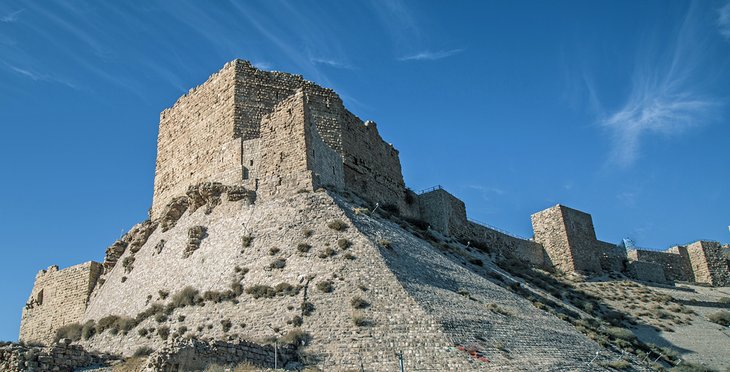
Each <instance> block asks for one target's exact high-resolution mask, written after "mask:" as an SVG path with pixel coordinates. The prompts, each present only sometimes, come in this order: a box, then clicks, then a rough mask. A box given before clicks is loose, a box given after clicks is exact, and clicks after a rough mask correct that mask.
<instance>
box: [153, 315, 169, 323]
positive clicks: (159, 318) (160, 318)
mask: <svg viewBox="0 0 730 372" xmlns="http://www.w3.org/2000/svg"><path fill="white" fill-rule="evenodd" d="M155 321H156V322H157V323H164V322H166V321H167V315H165V314H157V315H155Z"/></svg>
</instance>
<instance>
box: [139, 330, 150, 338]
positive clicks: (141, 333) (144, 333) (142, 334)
mask: <svg viewBox="0 0 730 372" xmlns="http://www.w3.org/2000/svg"><path fill="white" fill-rule="evenodd" d="M147 333H148V331H147V328H140V329H138V330H137V334H138V335H140V336H141V337H145V336H147Z"/></svg>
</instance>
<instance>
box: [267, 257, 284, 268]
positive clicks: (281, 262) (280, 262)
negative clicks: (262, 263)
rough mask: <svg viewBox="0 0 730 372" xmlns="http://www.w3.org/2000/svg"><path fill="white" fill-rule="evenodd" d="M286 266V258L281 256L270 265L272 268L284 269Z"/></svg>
mask: <svg viewBox="0 0 730 372" xmlns="http://www.w3.org/2000/svg"><path fill="white" fill-rule="evenodd" d="M284 266H286V259H284V258H279V259H277V260H276V261H274V262H272V263H271V264H270V265H269V267H270V268H272V269H283V268H284Z"/></svg>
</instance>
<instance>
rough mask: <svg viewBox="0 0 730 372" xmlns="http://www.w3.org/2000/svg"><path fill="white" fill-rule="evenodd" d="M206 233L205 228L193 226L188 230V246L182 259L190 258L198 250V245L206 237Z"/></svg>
mask: <svg viewBox="0 0 730 372" xmlns="http://www.w3.org/2000/svg"><path fill="white" fill-rule="evenodd" d="M207 232H208V229H207V228H206V227H205V226H193V227H191V228H190V229H189V230H188V245H187V247H185V251H184V252H183V258H188V257H190V256H191V255H192V254H193V252H195V251H196V250H198V248H200V243H201V242H202V241H203V239H204V238H205V237H206V236H207Z"/></svg>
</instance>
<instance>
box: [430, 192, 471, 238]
mask: <svg viewBox="0 0 730 372" xmlns="http://www.w3.org/2000/svg"><path fill="white" fill-rule="evenodd" d="M418 204H419V208H420V214H421V219H422V220H423V221H425V222H427V223H428V224H429V225H431V228H432V229H434V230H436V231H438V232H440V233H442V234H445V235H458V233H459V232H460V230H463V229H464V228H465V227H466V225H467V219H466V206H465V205H464V202H462V201H461V200H459V199H458V198H456V197H455V196H453V195H451V194H449V193H448V192H447V191H446V190H443V189H436V190H433V191H429V192H427V193H423V194H421V195H419V196H418Z"/></svg>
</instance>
